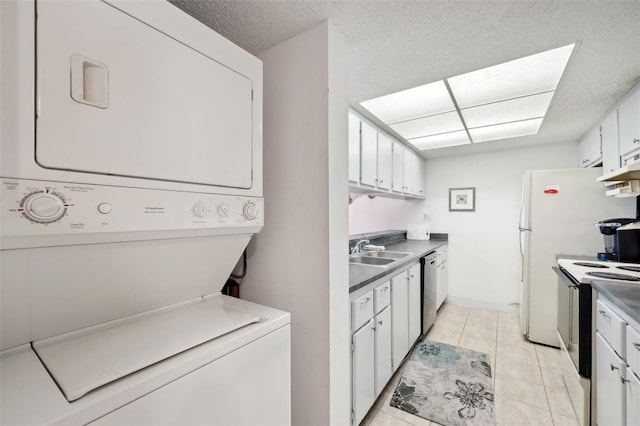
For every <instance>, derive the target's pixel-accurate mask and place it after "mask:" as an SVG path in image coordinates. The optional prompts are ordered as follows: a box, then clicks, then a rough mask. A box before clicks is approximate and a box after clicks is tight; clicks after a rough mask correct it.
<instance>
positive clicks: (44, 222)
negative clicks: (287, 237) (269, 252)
mask: <svg viewBox="0 0 640 426" xmlns="http://www.w3.org/2000/svg"><path fill="white" fill-rule="evenodd" d="M0 195H1V200H2V210H1V212H0V219H1V222H0V225H1V231H0V232H1V236H2V237H14V236H36V235H53V234H79V233H80V234H81V233H102V232H137V231H168V230H185V229H221V228H240V230H239V232H238V233H246V232H252V231H247V230H244V229H245V228H256V227H262V226H263V222H264V221H263V217H264V216H263V199H262V198H256V197H242V196H231V195H216V194H204V193H194V192H176V191H161V190H149V189H138V188H125V187H114V186H101V185H85V184H76V183H63V182H45V181H35V180H23V179H11V178H2V181H1V183H0ZM254 232H255V231H254Z"/></svg>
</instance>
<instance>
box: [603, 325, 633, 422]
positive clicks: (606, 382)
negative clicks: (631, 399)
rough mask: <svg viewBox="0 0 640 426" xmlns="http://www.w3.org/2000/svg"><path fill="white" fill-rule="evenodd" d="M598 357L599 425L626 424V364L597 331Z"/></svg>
mask: <svg viewBox="0 0 640 426" xmlns="http://www.w3.org/2000/svg"><path fill="white" fill-rule="evenodd" d="M596 357H597V366H596V383H597V391H596V398H597V419H598V425H599V426H608V425H611V426H614V425H624V424H625V417H626V413H625V405H626V400H625V394H624V386H623V384H622V377H624V375H625V368H626V365H625V363H624V361H622V360H621V359H620V358H619V357H618V355H616V353H615V352H614V351H613V349H611V347H610V346H609V344H608V343H607V342H606V341H605V340H604V338H603V337H602V335H600V333H596Z"/></svg>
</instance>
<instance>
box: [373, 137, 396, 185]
mask: <svg viewBox="0 0 640 426" xmlns="http://www.w3.org/2000/svg"><path fill="white" fill-rule="evenodd" d="M392 148H393V142H392V141H391V139H390V138H389V137H387V136H386V135H383V134H382V133H378V177H377V181H376V185H377V187H378V189H390V188H391V162H392V159H391V150H392Z"/></svg>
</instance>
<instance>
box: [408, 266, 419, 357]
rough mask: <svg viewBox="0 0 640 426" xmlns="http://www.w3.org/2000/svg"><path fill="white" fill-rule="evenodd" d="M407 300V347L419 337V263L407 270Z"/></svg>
mask: <svg viewBox="0 0 640 426" xmlns="http://www.w3.org/2000/svg"><path fill="white" fill-rule="evenodd" d="M407 281H408V294H407V296H408V297H407V298H408V302H409V342H408V344H409V348H410V347H411V346H412V345H413V343H414V342H415V341H416V340H418V339H419V338H420V334H422V333H421V330H422V315H420V307H421V306H422V303H421V302H422V296H421V294H420V265H419V264H418V265H415V266H412V267H411V268H410V269H409V270H408V271H407Z"/></svg>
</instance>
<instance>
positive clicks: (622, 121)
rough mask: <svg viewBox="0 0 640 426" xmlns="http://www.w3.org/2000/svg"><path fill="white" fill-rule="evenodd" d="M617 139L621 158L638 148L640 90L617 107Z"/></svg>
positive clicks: (639, 136) (639, 145)
mask: <svg viewBox="0 0 640 426" xmlns="http://www.w3.org/2000/svg"><path fill="white" fill-rule="evenodd" d="M618 137H619V141H620V155H622V157H623V158H624V156H625V155H627V154H629V153H630V152H631V151H634V150H636V149H638V148H640V90H636V91H635V93H633V94H631V96H629V97H628V98H627V99H625V100H624V101H623V102H622V103H621V104H620V106H619V107H618Z"/></svg>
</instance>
